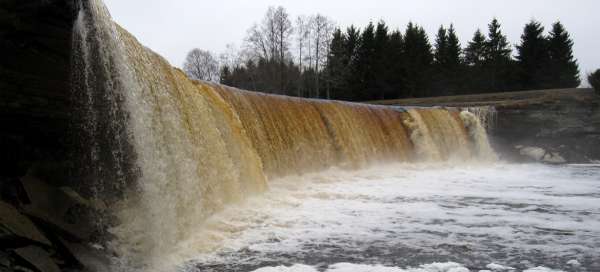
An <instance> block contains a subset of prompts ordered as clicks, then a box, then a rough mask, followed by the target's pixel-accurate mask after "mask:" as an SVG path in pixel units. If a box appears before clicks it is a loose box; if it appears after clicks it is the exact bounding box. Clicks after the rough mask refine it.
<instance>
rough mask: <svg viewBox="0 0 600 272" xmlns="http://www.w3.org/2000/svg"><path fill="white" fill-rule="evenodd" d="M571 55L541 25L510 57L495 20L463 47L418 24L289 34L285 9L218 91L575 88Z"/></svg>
mask: <svg viewBox="0 0 600 272" xmlns="http://www.w3.org/2000/svg"><path fill="white" fill-rule="evenodd" d="M572 48H573V41H572V39H571V38H570V36H569V33H568V32H567V31H566V30H565V28H564V27H563V25H562V24H561V23H560V22H556V23H554V24H553V25H552V29H551V30H550V31H549V33H548V34H546V33H545V30H544V27H543V26H542V25H541V24H540V23H539V22H536V21H531V22H529V23H528V24H527V25H525V27H524V30H523V34H522V35H521V41H520V43H519V44H518V45H516V51H515V52H514V53H513V49H512V47H511V45H510V44H509V42H508V40H507V38H506V36H505V35H504V34H503V33H502V31H501V25H500V23H499V22H498V20H496V19H493V20H492V22H491V23H490V24H489V25H488V29H487V33H486V34H484V33H483V32H482V31H480V30H477V31H476V32H475V33H474V35H473V38H472V40H471V41H469V42H468V43H467V44H466V45H465V46H464V47H463V46H462V45H461V43H460V41H459V39H458V37H457V34H456V30H455V29H454V27H453V25H449V26H448V27H444V26H441V27H440V28H439V30H438V32H437V34H436V35H435V38H434V40H433V42H431V41H430V40H429V37H428V35H427V33H426V32H425V30H424V29H423V28H422V27H421V26H418V25H416V24H414V23H409V24H408V25H407V27H406V29H405V30H404V31H400V30H390V29H389V27H388V26H387V25H386V23H385V22H383V21H380V22H378V23H377V24H373V23H369V24H368V25H367V26H366V27H364V28H363V29H359V28H356V27H355V26H350V27H348V28H346V29H345V30H342V29H340V28H337V27H335V26H334V24H333V23H332V22H331V20H330V19H328V18H327V17H324V16H322V15H315V16H310V17H298V19H297V20H296V22H295V24H292V23H291V21H290V19H289V16H288V14H287V12H286V11H285V9H284V8H282V7H279V8H270V9H269V11H268V12H267V14H266V16H265V18H264V19H263V21H262V22H261V23H260V24H257V25H255V26H253V27H252V28H250V30H249V31H248V37H247V38H246V40H245V43H244V47H243V49H241V50H237V49H235V48H233V47H229V48H228V52H226V53H225V54H222V55H221V57H220V62H221V64H220V70H219V74H220V77H219V81H220V82H221V83H223V84H226V85H230V86H234V87H239V88H243V89H248V90H255V91H263V92H269V93H278V94H285V95H293V96H302V97H314V98H327V99H341V100H353V101H365V100H377V99H394V98H407V97H426V96H441V95H456V94H471V93H484V92H497V91H517V90H528V89H546V88H571V87H577V86H579V84H580V78H579V68H578V64H577V61H576V60H575V59H574V56H573V51H572ZM188 63H190V61H189V60H188V61H186V65H187V64H188ZM186 65H184V67H186ZM196 70H202V69H196ZM186 71H188V69H186ZM190 71H192V70H190ZM188 73H189V72H188ZM196 78H199V79H203V78H200V77H197V76H196Z"/></svg>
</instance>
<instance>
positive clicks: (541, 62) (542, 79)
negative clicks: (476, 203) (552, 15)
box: [517, 20, 551, 89]
mask: <svg viewBox="0 0 600 272" xmlns="http://www.w3.org/2000/svg"><path fill="white" fill-rule="evenodd" d="M517 52H518V55H517V65H518V67H519V83H520V84H519V85H520V87H521V88H523V89H543V88H548V87H550V86H551V85H550V82H549V79H550V78H549V73H548V72H549V71H548V69H547V67H548V65H549V64H550V63H549V61H550V56H549V51H548V40H547V39H546V37H544V27H543V26H542V25H541V24H540V23H539V22H536V21H533V20H532V21H531V22H529V23H528V24H526V25H525V28H524V29H523V34H522V35H521V44H520V45H517Z"/></svg>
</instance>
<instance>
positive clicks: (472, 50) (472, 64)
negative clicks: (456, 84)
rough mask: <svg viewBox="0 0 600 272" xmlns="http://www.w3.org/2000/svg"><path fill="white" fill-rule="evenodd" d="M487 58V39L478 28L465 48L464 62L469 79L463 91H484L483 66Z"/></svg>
mask: <svg viewBox="0 0 600 272" xmlns="http://www.w3.org/2000/svg"><path fill="white" fill-rule="evenodd" d="M485 58H486V39H485V36H484V35H483V33H481V30H479V29H477V31H475V34H473V39H472V40H471V41H470V42H469V44H468V45H467V48H465V55H464V60H463V62H464V63H465V65H466V68H467V72H466V73H467V78H468V81H466V82H465V86H464V88H465V89H464V90H463V93H464V92H465V91H466V92H473V91H482V90H483V88H485V80H484V79H483V75H484V73H483V66H484V62H485Z"/></svg>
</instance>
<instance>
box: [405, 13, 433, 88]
mask: <svg viewBox="0 0 600 272" xmlns="http://www.w3.org/2000/svg"><path fill="white" fill-rule="evenodd" d="M431 51H432V49H431V44H430V43H429V38H428V37H427V33H425V30H424V29H423V28H422V27H419V26H417V25H415V24H413V23H412V22H410V23H408V26H407V27H406V33H405V34H404V52H403V53H404V56H403V59H404V60H405V62H404V63H405V68H404V69H405V71H406V91H407V95H408V96H409V97H420V96H428V95H430V93H429V86H430V76H431V69H432V64H433V54H432V52H431Z"/></svg>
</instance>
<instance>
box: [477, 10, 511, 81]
mask: <svg viewBox="0 0 600 272" xmlns="http://www.w3.org/2000/svg"><path fill="white" fill-rule="evenodd" d="M488 28H489V33H488V39H487V41H486V43H485V45H486V47H485V48H486V49H485V52H486V54H485V62H484V70H485V74H486V78H485V79H486V80H487V81H488V82H489V84H488V86H487V89H488V91H500V90H504V91H507V90H509V89H510V88H512V87H513V86H512V85H513V84H512V77H513V73H514V69H513V67H512V66H513V62H512V59H511V53H512V49H511V47H510V44H509V43H508V40H507V39H506V36H505V35H504V34H502V31H501V30H500V23H499V22H498V20H497V19H496V18H494V19H493V20H492V22H491V23H490V24H489V25H488Z"/></svg>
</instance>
